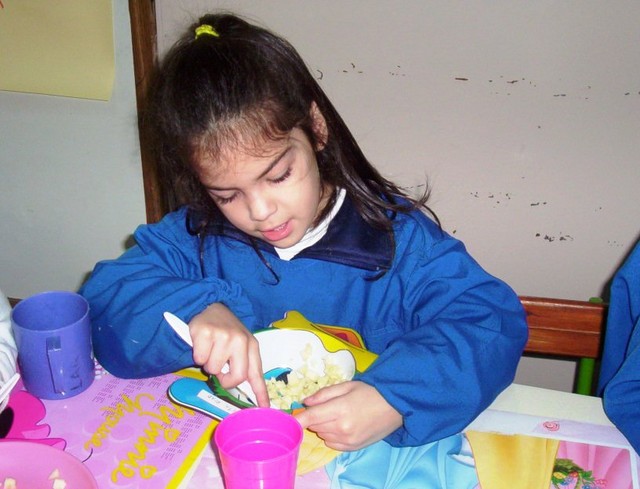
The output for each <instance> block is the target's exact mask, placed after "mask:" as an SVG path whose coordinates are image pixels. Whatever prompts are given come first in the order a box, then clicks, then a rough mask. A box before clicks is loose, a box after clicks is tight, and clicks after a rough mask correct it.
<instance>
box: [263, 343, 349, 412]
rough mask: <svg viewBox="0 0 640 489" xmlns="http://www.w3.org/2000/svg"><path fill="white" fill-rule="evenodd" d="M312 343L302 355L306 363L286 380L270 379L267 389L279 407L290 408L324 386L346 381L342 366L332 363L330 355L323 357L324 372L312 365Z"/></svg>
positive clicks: (274, 405) (275, 405)
mask: <svg viewBox="0 0 640 489" xmlns="http://www.w3.org/2000/svg"><path fill="white" fill-rule="evenodd" d="M311 351H312V349H311V345H309V344H307V345H306V347H305V348H304V350H303V351H302V352H300V356H301V357H302V360H303V361H304V364H303V365H302V366H301V367H300V368H298V369H294V370H292V371H291V372H290V373H289V375H288V376H287V379H286V381H285V380H277V379H275V378H272V379H268V380H267V381H266V383H267V391H268V393H269V399H270V400H271V405H272V406H273V407H275V408H278V409H290V408H291V406H292V405H293V404H294V403H301V402H302V401H303V400H304V398H305V397H308V396H310V395H312V394H315V393H316V392H318V391H319V390H320V389H322V388H323V387H327V386H330V385H334V384H338V383H340V382H344V381H345V380H348V379H347V376H346V375H345V373H344V372H343V370H342V368H341V367H340V366H339V365H336V364H335V363H332V361H331V357H330V356H329V355H327V356H325V357H323V358H322V364H323V366H324V373H323V374H319V373H318V369H317V368H313V366H312V365H311V363H312V358H311Z"/></svg>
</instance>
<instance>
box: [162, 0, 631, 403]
mask: <svg viewBox="0 0 640 489" xmlns="http://www.w3.org/2000/svg"><path fill="white" fill-rule="evenodd" d="M212 6H215V7H220V8H226V9H230V10H233V11H235V12H238V13H241V14H244V15H247V16H249V17H250V18H253V19H254V20H256V21H258V22H260V23H262V24H264V25H266V26H268V27H270V28H272V29H273V30H275V31H276V32H279V33H280V34H282V35H284V36H285V37H287V38H288V39H289V40H290V41H291V42H292V43H293V44H294V46H296V47H297V48H298V50H299V51H300V53H301V54H302V56H303V57H304V58H305V59H306V60H307V62H308V64H309V66H310V68H311V69H312V70H313V71H314V72H315V73H316V74H317V77H318V79H319V80H320V83H321V85H322V86H323V88H324V89H325V90H326V91H327V93H328V94H329V96H330V97H331V98H332V100H333V101H334V103H335V105H336V107H337V108H338V110H339V111H340V112H341V114H342V115H343V117H344V118H345V120H346V121H347V123H348V124H349V125H350V127H351V129H352V131H353V132H354V135H355V136H356V138H357V139H358V140H359V142H360V143H361V145H362V147H363V149H364V151H365V153H366V154H367V155H369V157H370V159H371V160H372V161H373V162H374V163H375V164H376V165H378V167H379V168H380V169H381V170H383V172H384V173H385V174H386V175H387V176H389V177H391V178H393V179H395V180H397V181H399V182H400V183H402V184H404V185H406V186H408V187H416V186H417V185H419V184H420V183H421V182H423V181H424V179H425V177H428V178H429V180H430V182H431V185H432V186H433V200H432V206H433V208H434V210H435V211H436V212H437V214H438V215H439V217H440V218H441V220H442V222H443V224H444V227H445V228H446V229H447V230H448V231H449V232H451V233H453V234H455V235H456V236H457V237H459V238H460V239H462V240H463V241H464V242H465V243H466V244H467V246H468V248H469V250H470V251H471V253H472V254H473V255H474V256H475V257H476V258H477V259H478V261H479V262H480V263H481V264H482V265H483V266H484V267H485V268H487V269H488V270H489V271H491V272H492V273H494V274H495V275H497V276H499V277H501V278H503V279H505V280H506V281H507V282H508V283H510V284H511V285H512V286H513V287H514V289H515V290H516V291H517V292H518V293H519V294H521V295H539V296H550V297H562V298H567V299H581V300H582V299H588V298H589V297H592V296H600V295H603V293H604V291H605V290H606V287H607V283H608V281H609V279H610V277H611V274H612V273H613V271H614V270H615V268H616V267H617V266H618V265H619V264H620V262H621V261H622V259H623V258H624V256H625V255H626V253H628V252H629V251H630V249H631V247H632V245H633V243H634V242H635V241H636V240H637V239H638V237H639V232H640V220H639V219H638V217H637V209H638V208H640V193H639V192H638V190H637V189H638V188H640V164H639V163H640V162H639V161H638V156H639V155H640V137H638V135H640V49H638V45H639V43H640V27H639V25H640V24H638V21H637V19H638V18H640V3H639V2H636V1H634V0H616V1H614V2H595V1H587V2H583V1H562V2H559V1H549V0H547V1H539V2H522V1H517V2H513V1H511V0H497V1H494V2H480V1H471V2H459V1H444V0H441V1H410V0H406V1H403V2H389V1H382V0H375V1H373V0H350V1H348V2H344V1H342V0H325V1H323V2H304V3H303V2H300V1H296V0H273V1H270V2H261V1H258V0H235V1H217V2H212V1H206V0H183V1H181V2H179V3H176V2H173V1H171V0H158V1H157V17H158V32H159V37H158V45H159V49H160V52H161V53H163V52H164V51H165V50H166V48H167V46H169V45H170V44H171V43H172V42H173V41H174V39H175V38H176V36H177V33H178V32H181V31H182V29H183V28H184V27H186V26H187V25H188V24H189V23H190V22H192V21H194V20H195V19H196V18H197V16H198V15H199V14H201V13H203V12H206V11H208V10H210V9H211V8H212ZM572 377H573V363H572V362H569V363H568V364H567V362H550V361H540V360H533V359H526V360H524V361H523V365H522V368H521V369H520V371H519V374H518V380H519V381H521V382H524V383H533V384H539V385H544V386H547V387H553V388H560V389H565V390H567V389H570V388H571V382H572Z"/></svg>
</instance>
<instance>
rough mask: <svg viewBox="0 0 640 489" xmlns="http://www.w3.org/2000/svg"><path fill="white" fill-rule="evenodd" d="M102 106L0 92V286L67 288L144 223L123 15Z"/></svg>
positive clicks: (123, 12)
mask: <svg viewBox="0 0 640 489" xmlns="http://www.w3.org/2000/svg"><path fill="white" fill-rule="evenodd" d="M113 9H114V10H113V15H114V29H115V32H114V38H115V56H116V72H115V83H114V89H113V95H112V97H111V100H109V101H108V102H101V101H95V100H81V99H73V98H65V97H54V96H45V95H35V94H26V93H13V92H3V91H0V127H2V130H1V131H0V186H1V188H2V191H1V193H0V216H1V217H0V250H1V251H0V288H1V289H2V290H3V292H5V294H6V295H8V296H11V297H26V296H28V295H31V294H34V293H36V292H40V291H42V290H47V289H67V290H76V289H77V288H78V287H79V286H80V284H81V283H82V281H83V280H84V279H85V277H86V275H87V274H88V273H89V272H90V271H91V270H92V268H93V265H94V264H95V263H96V262H97V261H98V260H100V259H104V258H112V257H116V256H118V255H119V254H120V253H122V251H123V250H124V249H125V243H126V242H127V241H128V240H129V236H130V234H131V233H132V232H133V230H134V229H135V227H136V225H137V224H139V223H142V222H144V221H145V208H144V194H143V187H142V171H141V163H140V150H139V145H138V133H137V126H136V100H135V83H134V78H133V59H132V50H131V31H130V24H129V11H128V6H127V2H126V1H120V0H114V1H113Z"/></svg>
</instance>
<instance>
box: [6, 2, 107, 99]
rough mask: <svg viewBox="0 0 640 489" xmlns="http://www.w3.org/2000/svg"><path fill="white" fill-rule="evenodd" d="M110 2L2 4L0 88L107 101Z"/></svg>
mask: <svg viewBox="0 0 640 489" xmlns="http://www.w3.org/2000/svg"><path fill="white" fill-rule="evenodd" d="M114 63H115V60H114V47H113V12H112V4H111V0H90V1H88V0H56V1H51V0H2V6H1V8H0V90H8V91H15V92H29V93H38V94H46V95H60V96H66V97H77V98H88V99H97V100H109V98H110V97H111V91H112V89H113V80H114V72H115V67H114Z"/></svg>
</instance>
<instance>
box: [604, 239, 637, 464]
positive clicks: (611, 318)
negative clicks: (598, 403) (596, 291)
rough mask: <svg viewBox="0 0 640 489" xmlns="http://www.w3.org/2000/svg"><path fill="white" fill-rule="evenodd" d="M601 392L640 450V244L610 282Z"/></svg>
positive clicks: (612, 414) (619, 424)
mask: <svg viewBox="0 0 640 489" xmlns="http://www.w3.org/2000/svg"><path fill="white" fill-rule="evenodd" d="M598 392H599V394H600V395H602V397H603V403H604V410H605V413H606V414H607V416H608V417H609V419H610V420H611V421H612V422H613V423H614V424H615V425H616V426H617V427H618V429H619V430H620V431H621V432H622V433H623V434H624V435H625V436H626V437H627V439H628V440H629V442H630V443H631V445H632V446H633V448H634V449H635V451H636V452H637V453H640V243H638V244H637V245H636V247H635V249H634V250H633V251H632V253H631V255H629V257H628V258H627V260H626V261H625V263H624V264H623V265H622V267H621V268H620V269H619V270H618V271H617V272H616V274H615V276H614V278H613V281H612V283H611V297H610V302H609V312H608V315H607V329H606V334H605V343H604V351H603V355H602V364H601V368H600V378H599V381H598Z"/></svg>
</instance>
